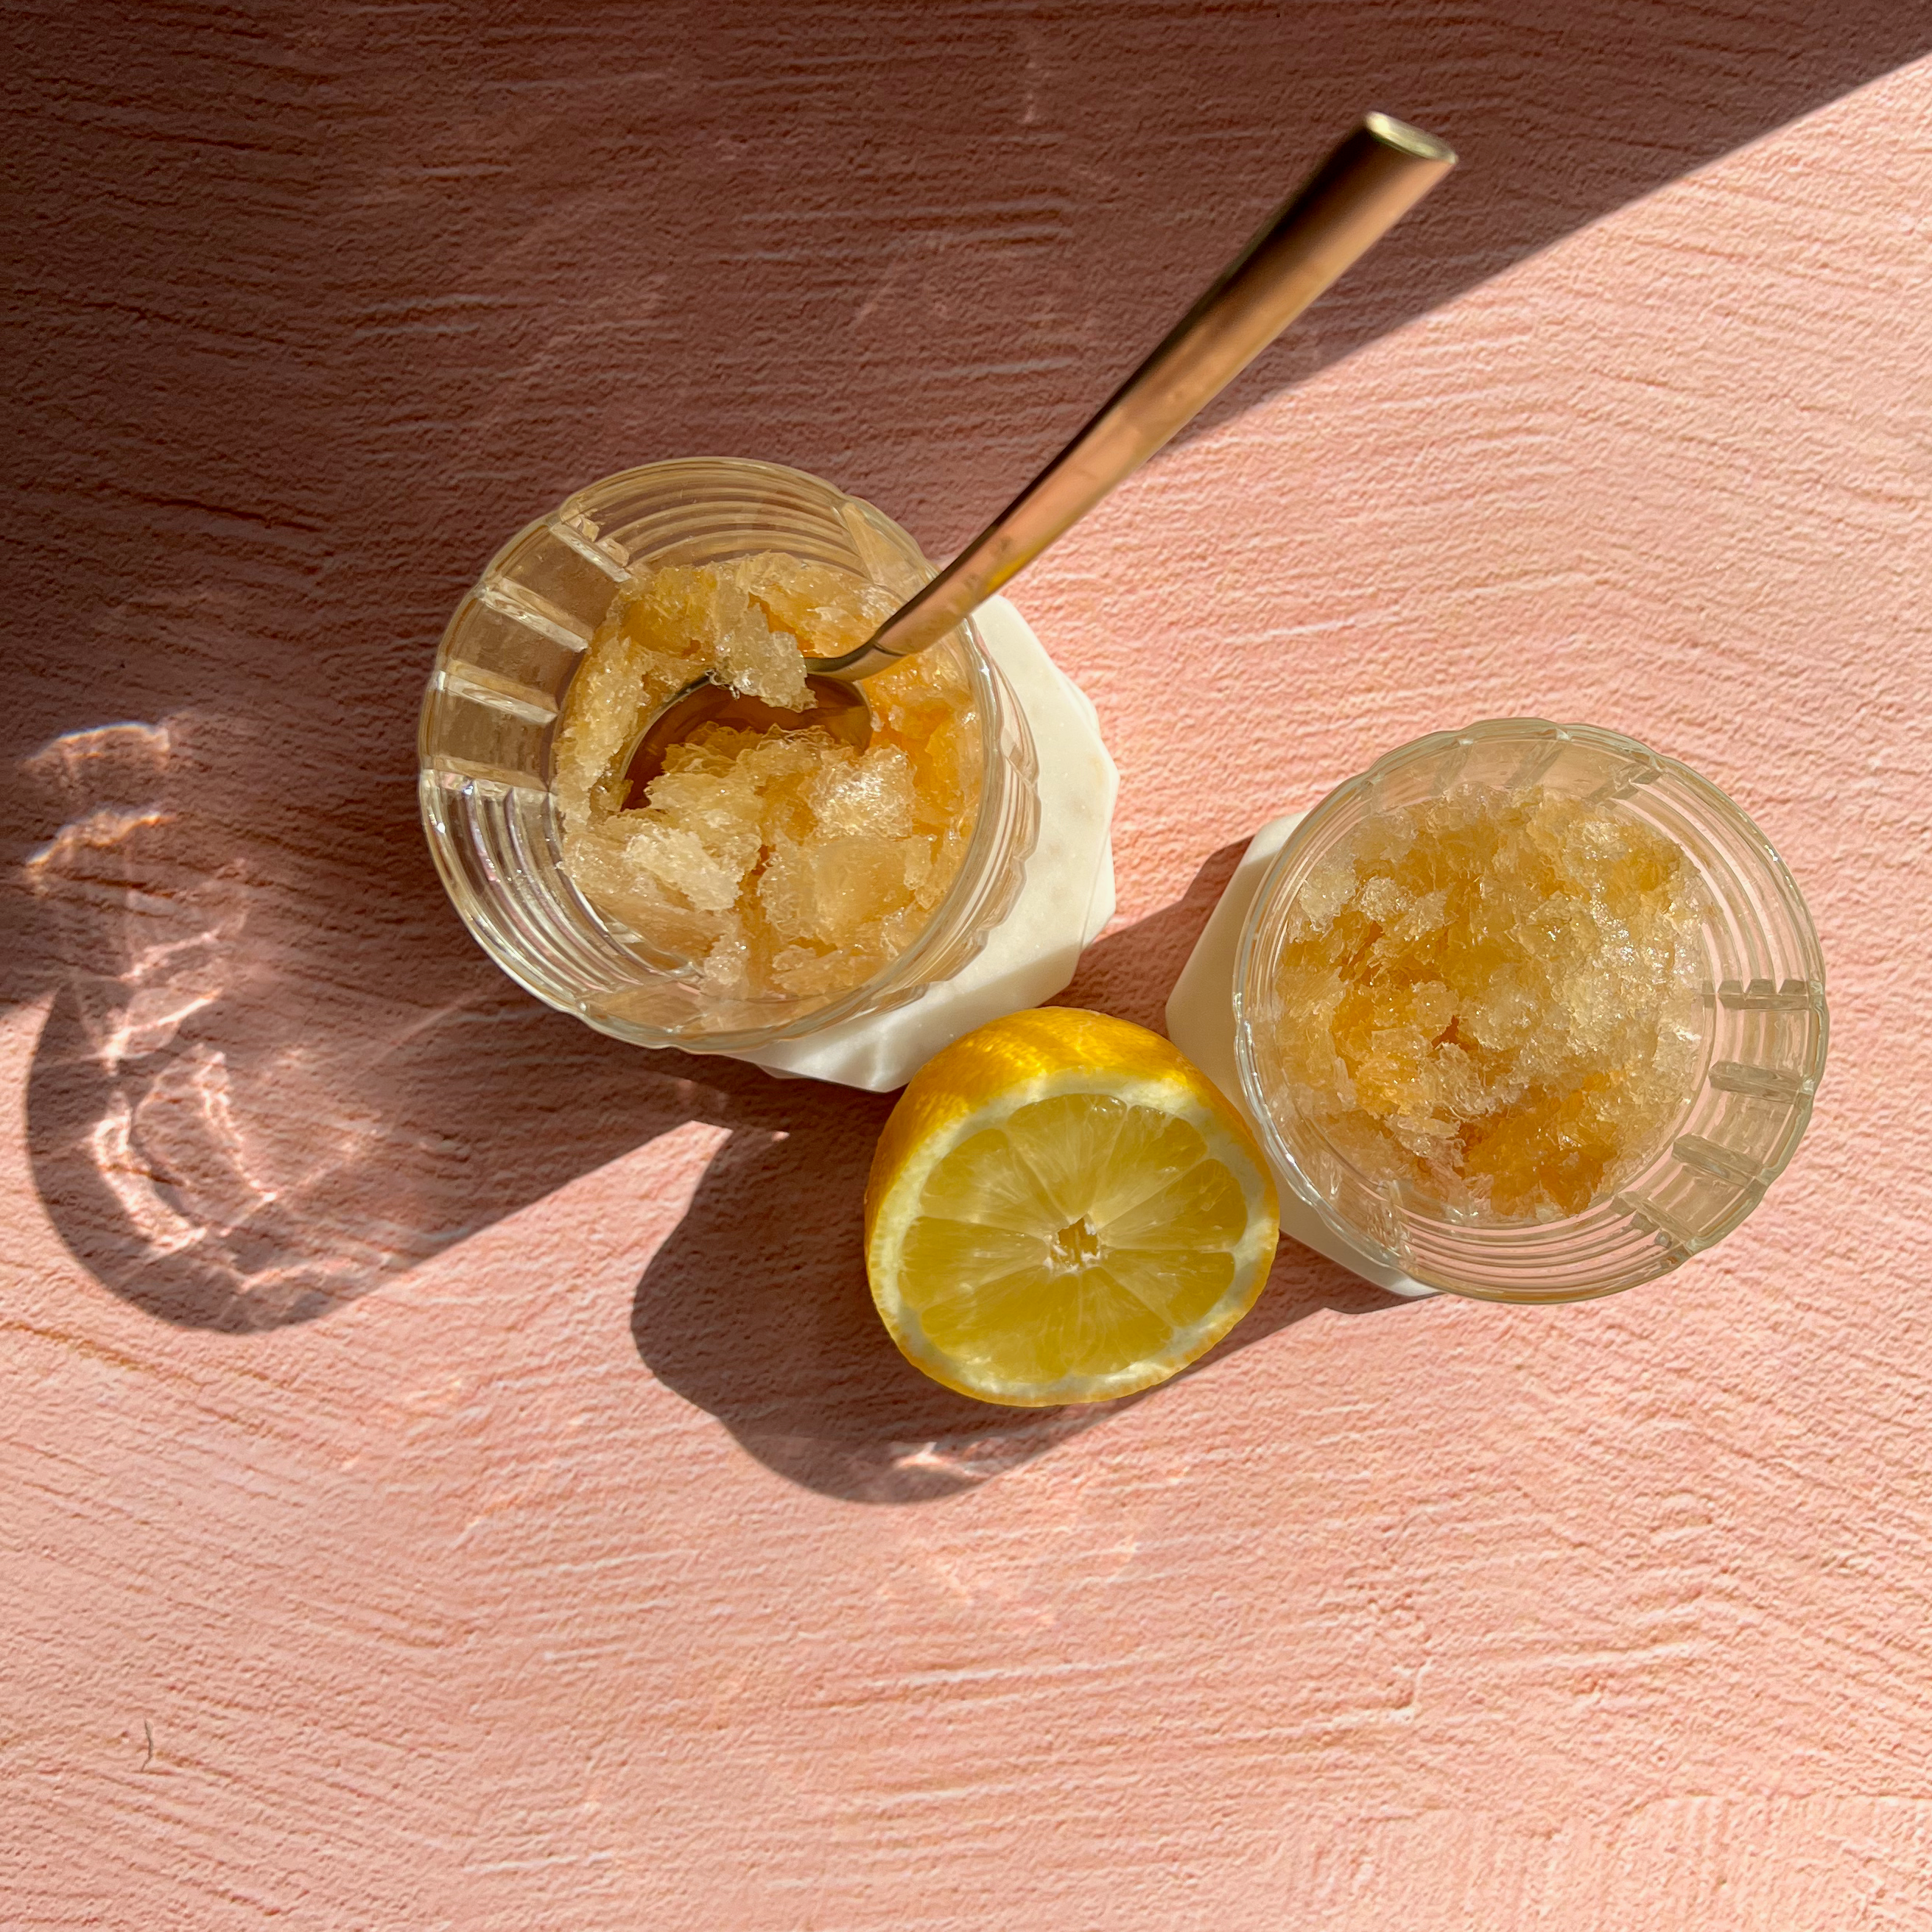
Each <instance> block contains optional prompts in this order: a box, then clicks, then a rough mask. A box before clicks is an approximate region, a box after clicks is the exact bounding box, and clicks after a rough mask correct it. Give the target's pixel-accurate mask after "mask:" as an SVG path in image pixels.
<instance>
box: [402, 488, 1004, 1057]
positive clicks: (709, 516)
mask: <svg viewBox="0 0 1932 1932" xmlns="http://www.w3.org/2000/svg"><path fill="white" fill-rule="evenodd" d="M759 550H785V551H788V552H790V553H791V554H792V555H793V556H799V557H802V558H805V559H807V560H808V561H810V562H817V563H824V564H830V565H835V566H836V567H837V568H841V569H844V570H848V571H853V572H854V573H855V574H857V575H859V576H860V577H864V578H866V579H868V580H871V581H872V582H874V583H880V584H883V585H884V586H886V587H887V588H888V589H891V590H892V592H893V593H894V594H895V595H898V596H900V597H904V596H906V595H910V592H912V591H913V589H916V587H917V586H919V584H921V583H924V582H925V581H926V580H927V578H928V577H929V576H930V575H931V574H932V565H930V564H929V562H927V561H926V559H925V557H924V556H922V555H921V554H920V553H919V547H918V545H917V544H915V543H914V542H913V540H912V538H910V536H909V535H907V533H906V532H905V531H904V530H903V529H901V528H900V527H899V526H898V524H897V523H894V522H893V521H892V520H891V518H889V517H886V516H885V515H883V514H882V513H881V512H880V511H878V510H877V509H875V508H874V507H873V506H872V505H871V504H869V503H866V502H862V501H860V500H859V499H858V498H857V497H856V496H847V495H846V494H845V493H844V491H842V490H838V489H836V488H835V487H833V486H832V484H829V483H826V482H823V481H820V479H819V478H817V477H815V476H808V475H806V474H805V472H803V471H802V470H797V469H784V468H782V467H781V466H779V465H778V464H776V463H754V462H750V461H746V460H741V459H737V458H698V459H693V460H685V461H678V462H670V463H647V464H646V465H644V466H642V467H641V468H639V469H628V470H625V471H624V472H622V473H621V474H619V475H615V476H608V477H606V478H604V479H603V481H601V482H598V483H593V484H590V485H589V487H587V488H586V489H583V490H578V491H577V493H575V494H574V496H571V497H570V498H568V499H567V500H566V501H565V502H564V503H563V504H562V505H560V506H559V508H557V509H556V510H555V511H553V512H552V513H551V514H550V515H549V516H547V517H540V518H539V519H538V520H537V521H536V522H535V523H532V524H531V525H529V527H528V528H527V529H523V530H522V531H520V532H518V533H517V535H515V536H514V537H512V538H511V539H510V541H508V543H506V544H505V545H504V546H503V547H502V549H501V550H499V551H498V552H497V553H496V556H494V557H493V558H492V559H490V563H489V565H487V568H485V569H484V572H483V574H482V576H481V578H480V579H479V580H478V582H477V583H476V585H475V587H474V588H473V589H472V590H470V592H469V593H468V594H467V595H466V596H465V597H464V598H463V601H462V602H461V603H460V604H459V605H458V607H457V610H456V614H455V616H453V617H452V619H450V622H449V628H448V629H447V630H446V631H445V632H444V633H443V641H442V643H441V644H440V646H438V648H437V655H436V663H435V667H434V670H432V672H431V676H430V680H429V688H428V691H427V692H426V693H425V696H424V699H423V706H422V724H421V728H420V732H419V740H418V750H419V792H420V797H421V802H422V817H423V825H424V828H425V831H426V832H427V833H428V838H429V844H430V850H431V853H433V854H434V857H435V860H436V865H437V871H439V872H440V874H441V875H442V877H443V884H444V885H445V886H446V888H447V889H448V890H449V896H450V898H451V900H452V901H453V902H454V904H455V907H456V909H457V910H458V913H460V915H461V916H462V918H463V922H464V923H465V924H466V926H468V927H469V930H470V931H471V932H472V933H473V934H474V935H475V937H476V938H477V940H478V942H479V943H480V944H481V946H482V947H483V948H484V950H485V951H486V952H487V953H489V954H490V956H491V957H492V958H493V959H494V960H495V961H496V963H497V965H499V966H500V967H502V969H503V971H505V972H506V973H507V974H509V976H510V977H511V979H513V980H515V981H517V983H518V984H519V985H520V986H523V987H525V988H526V989H528V990H529V992H532V993H534V994H535V995H536V997H537V998H538V999H540V1000H542V1001H546V1002H547V1004H550V1005H551V1006H553V1007H558V1008H560V1009H561V1010H562V1011H564V1012H565V1013H574V1014H575V1015H576V1016H577V1018H578V1019H581V1020H582V1021H583V1022H584V1023H585V1024H586V1025H589V1026H592V1027H595V1028H597V1029H598V1031H600V1032H602V1033H607V1034H614V1035H615V1036H616V1037H617V1038H619V1039H620V1040H631V1041H634V1042H635V1043H637V1044H639V1045H640V1046H681V1047H684V1048H685V1049H689V1050H692V1051H696V1052H719V1053H739V1052H748V1051H753V1050H756V1049H759V1048H761V1047H766V1046H770V1045H772V1044H773V1043H776V1042H779V1041H791V1040H803V1039H806V1038H808V1037H810V1036H811V1035H813V1034H817V1033H820V1032H822V1031H824V1030H825V1029H826V1028H831V1027H833V1026H836V1025H841V1023H843V1022H847V1021H851V1020H856V1019H861V1018H863V1017H865V1016H870V1015H873V1014H877V1013H886V1012H889V1011H890V1010H892V1009H893V1008H895V1007H900V1006H903V1005H904V1004H906V1003H907V1002H908V1001H912V1000H914V999H916V998H918V997H919V995H920V993H921V992H923V991H924V990H925V989H926V987H928V986H931V985H932V984H934V983H936V982H939V981H942V980H947V979H949V978H950V977H952V976H953V975H955V974H958V973H959V971H961V970H962V968H964V967H965V965H967V964H968V962H970V961H971V960H972V959H974V957H975V956H977V954H978V953H979V952H980V950H982V948H983V947H984V946H985V944H986V940H987V938H988V936H989V935H990V934H991V933H992V931H993V929H994V928H995V926H998V924H999V922H1001V919H1003V918H1004V917H1005V916H1006V914H1007V912H1008V911H1009V910H1010V909H1011V907H1012V906H1013V901H1014V899H1015V898H1016V895H1018V893H1019V888H1020V885H1021V883H1022V878H1023V877H1024V874H1025V868H1026V861H1027V858H1028V855H1029V853H1031V851H1032V850H1033V847H1034V841H1035V839H1036V838H1037V835H1038V832H1039V825H1040V805H1039V797H1038V792H1037V782H1036V781H1037V778H1038V773H1039V767H1038V763H1037V758H1036V756H1035V753H1034V742H1033V738H1032V734H1031V732H1030V730H1028V724H1027V720H1026V716H1025V712H1023V711H1022V709H1021V707H1020V706H1019V703H1017V702H1016V700H1015V699H1014V697H1013V692H1012V690H1011V688H1010V686H1009V685H1008V684H1007V680H1006V679H1005V678H1004V676H1002V674H1001V671H1000V670H999V667H998V665H997V664H995V663H994V662H993V661H992V658H991V657H989V655H988V654H987V652H986V649H985V647H984V646H983V643H981V641H980V637H979V634H978V632H977V630H976V629H975V628H974V625H972V624H971V622H968V623H966V624H963V625H961V626H960V627H959V629H958V630H956V631H954V632H953V633H952V634H951V635H950V636H949V637H947V638H945V639H944V640H942V641H941V643H938V644H935V645H934V646H932V649H935V650H936V651H941V652H947V653H948V654H949V655H950V656H951V657H952V658H953V661H954V662H955V663H956V664H957V666H958V667H959V670H960V671H961V672H962V674H963V675H964V676H965V678H966V679H967V680H968V683H969V684H970V685H971V689H972V691H973V696H974V709H975V710H976V712H977V716H978V718H979V721H980V741H981V745H982V748H983V762H982V769H981V778H980V808H979V817H978V820H977V823H976V825H975V826H974V833H973V836H972V838H971V841H970V842H969V844H968V849H967V853H966V856H965V860H964V862H963V863H962V865H961V868H960V871H959V877H958V878H957V879H956V880H955V881H954V882H953V888H952V889H951V891H950V892H949V894H948V895H947V897H946V898H944V900H942V901H941V903H940V904H938V906H937V907H935V909H934V910H933V913H932V917H931V919H929V921H928V922H927V923H926V926H925V927H924V928H923V929H922V931H921V932H920V933H919V935H918V937H917V938H916V939H915V940H914V941H913V943H912V944H911V945H910V946H909V947H907V949H906V950H905V951H904V952H903V953H901V954H900V955H899V956H898V958H897V959H894V960H893V961H892V962H891V963H890V964H889V965H887V966H886V967H884V968H882V969H881V970H880V971H879V972H878V973H877V974H875V975H874V977H872V978H871V979H870V980H867V981H865V983H863V984H862V985H861V986H857V987H855V988H853V989H851V990H850V991H849V992H844V993H841V994H836V995H829V994H818V995H810V996H805V997H799V998H785V997H783V996H778V995H775V996H773V997H772V998H768V999H762V1000H739V1001H731V1002H728V1003H720V1002H718V1001H716V1000H715V998H708V997H707V996H706V995H704V994H703V992H702V991H701V990H700V987H699V986H698V984H697V974H696V969H695V968H694V967H691V966H690V965H685V964H684V963H683V962H678V961H676V960H670V959H664V957H662V956H660V955H658V954H656V953H653V952H652V951H651V950H649V948H647V947H645V946H643V944H642V943H641V942H640V941H637V938H636V937H635V936H634V935H630V934H628V933H626V932H624V930H623V929H622V928H619V927H617V926H614V925H613V923H612V922H610V921H608V920H607V919H604V917H603V916H601V915H600V914H599V913H598V912H597V911H596V910H595V908H594V907H592V905H591V904H589V901H587V900H586V899H585V898H584V897H583V895H582V894H581V893H580V892H578V890H577V888H576V886H575V885H574V883H572V881H571V879H570V877H569V876H568V874H566V873H565V871H564V869H563V867H562V862H561V859H560V856H559V838H558V826H557V823H556V811H555V806H554V804H553V799H552V796H551V793H550V749H551V737H552V733H553V727H554V725H555V723H556V718H557V715H558V713H559V709H560V708H561V706H562V703H563V699H564V694H565V691H566V690H567V689H568V685H569V683H570V680H571V676H572V675H573V674H574V672H575V670H576V669H577V664H578V662H579V661H580V658H581V655H582V652H583V648H584V646H585V645H586V643H588V642H589V638H590V636H591V634H592V631H594V630H595V628H596V626H597V625H598V624H599V623H600V622H601V621H602V620H603V618H604V615H605V613H606V612H607V610H608V609H609V607H610V601H611V599H612V598H613V595H615V594H616V592H617V591H618V590H619V589H620V588H621V587H622V586H623V585H624V583H625V582H626V580H627V579H628V575H629V573H630V572H631V571H632V570H633V569H634V568H636V567H637V566H638V565H645V564H672V563H680V564H694V563H706V562H716V561H718V560H720V559H726V558H730V557H735V556H745V555H748V554H750V553H754V552H756V551H759Z"/></svg>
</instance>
